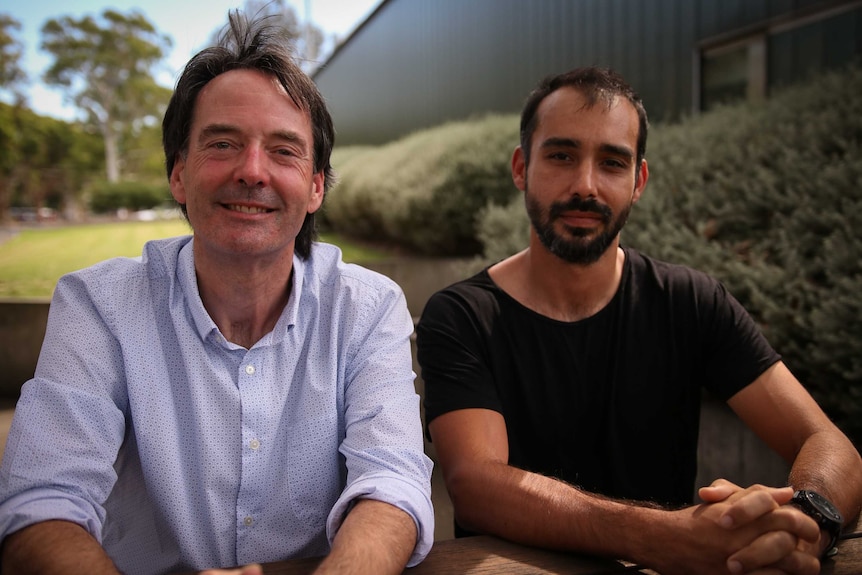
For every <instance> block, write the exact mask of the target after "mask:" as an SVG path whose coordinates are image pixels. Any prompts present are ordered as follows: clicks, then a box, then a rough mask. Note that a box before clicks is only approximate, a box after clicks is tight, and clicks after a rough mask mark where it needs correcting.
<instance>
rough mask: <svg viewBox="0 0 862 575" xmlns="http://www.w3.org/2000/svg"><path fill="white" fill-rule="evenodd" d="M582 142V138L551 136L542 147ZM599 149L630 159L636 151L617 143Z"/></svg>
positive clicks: (575, 144)
mask: <svg viewBox="0 0 862 575" xmlns="http://www.w3.org/2000/svg"><path fill="white" fill-rule="evenodd" d="M580 147H581V142H580V140H574V139H572V138H558V137H551V138H548V139H546V140H544V141H542V144H541V148H575V149H577V148H580ZM599 149H600V150H602V151H603V152H606V153H609V154H613V155H615V156H621V157H624V158H628V159H629V160H632V159H634V157H635V153H634V151H633V150H632V149H631V148H629V147H628V146H619V145H617V144H602V145H601V146H599Z"/></svg>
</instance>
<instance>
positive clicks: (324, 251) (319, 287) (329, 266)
mask: <svg viewBox="0 0 862 575" xmlns="http://www.w3.org/2000/svg"><path fill="white" fill-rule="evenodd" d="M302 270H303V271H302V274H303V293H304V294H306V293H309V294H313V295H314V296H315V297H317V298H320V299H342V300H343V299H345V298H349V299H355V300H356V301H357V302H369V303H371V302H381V301H384V300H390V299H400V298H403V292H402V290H401V287H400V286H399V285H398V284H397V283H395V281H393V280H392V279H390V278H389V277H387V276H385V275H383V274H381V273H378V272H375V271H373V270H370V269H368V268H366V267H363V266H360V265H357V264H352V263H346V262H345V261H344V260H343V259H342V253H341V249H339V248H338V247H337V246H334V245H331V244H326V243H320V242H315V243H314V244H313V245H312V248H311V254H310V256H309V257H308V259H306V260H305V261H304V262H303V264H302Z"/></svg>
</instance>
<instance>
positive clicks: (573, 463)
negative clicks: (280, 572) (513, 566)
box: [417, 68, 862, 575]
mask: <svg viewBox="0 0 862 575" xmlns="http://www.w3.org/2000/svg"><path fill="white" fill-rule="evenodd" d="M646 135H647V118H646V112H645V111H644V109H643V104H642V102H641V101H640V99H639V98H638V97H637V95H636V94H634V92H633V91H632V90H631V88H630V87H629V86H627V85H626V84H625V82H624V81H623V80H622V79H621V78H620V77H619V76H618V75H616V74H615V73H613V72H611V71H609V70H601V69H596V68H587V69H580V70H574V71H571V72H568V73H565V74H562V75H559V76H556V77H552V78H549V79H547V80H545V81H544V82H543V83H542V84H540V86H539V87H538V88H537V89H536V90H535V91H534V92H533V93H532V94H531V96H530V98H529V99H528V100H527V103H526V106H525V108H524V111H523V114H522V118H521V142H520V146H519V147H518V148H517V149H516V150H515V152H514V155H513V158H512V175H513V179H514V182H515V184H516V186H517V187H518V189H520V190H521V191H523V192H524V194H525V201H526V206H527V212H528V214H529V216H530V220H531V222H532V229H531V234H530V245H529V247H528V248H527V249H526V250H524V251H523V252H520V253H518V254H516V255H514V256H511V257H510V258H507V259H505V260H503V261H502V262H499V263H497V264H495V265H493V266H491V267H490V268H488V269H486V270H484V271H482V272H481V273H479V274H477V275H476V276H474V277H472V278H470V279H467V280H464V281H462V282H459V283H457V284H455V285H454V286H451V287H449V288H447V289H445V290H442V291H441V292H439V293H437V294H435V295H434V296H433V297H432V298H431V299H430V301H429V302H428V304H427V305H426V308H425V310H424V312H423V315H422V319H421V321H420V323H419V326H418V328H417V336H418V339H417V345H418V359H419V363H420V364H421V366H422V376H423V379H424V380H425V386H426V405H425V407H426V417H427V421H428V432H429V434H430V436H431V439H432V441H433V442H434V445H435V449H436V453H437V456H438V463H439V464H440V466H441V468H442V470H443V474H444V477H445V480H446V485H447V488H448V490H449V493H450V495H451V498H452V501H453V504H454V507H455V517H456V521H457V526H456V527H457V529H458V531H459V533H461V532H462V530H465V531H469V532H479V533H490V534H494V535H498V536H501V537H505V538H508V539H512V540H515V541H520V542H523V543H527V544H530V545H537V546H543V547H550V548H556V549H566V550H571V551H578V552H585V553H592V554H599V555H605V556H611V557H615V558H620V559H626V560H630V561H634V562H636V563H639V564H642V565H645V566H647V567H650V568H652V569H655V570H657V571H659V572H660V573H662V574H663V575H673V574H677V573H679V574H682V573H698V574H710V573H723V574H726V573H743V572H745V573H748V572H754V571H756V570H758V569H764V570H766V569H771V571H769V572H770V573H772V572H775V573H788V574H808V573H817V572H818V570H819V558H820V557H821V555H822V553H824V552H825V551H827V550H828V549H829V548H831V547H832V546H833V545H834V537H835V535H836V534H837V532H838V530H840V528H841V526H842V523H845V524H846V523H848V522H850V521H851V520H855V518H856V516H857V515H858V513H859V509H860V505H862V461H860V458H859V454H858V453H857V452H856V450H855V449H854V447H853V445H852V444H851V443H850V442H849V441H848V440H847V438H846V437H845V436H844V435H843V434H842V433H841V432H840V431H839V430H838V429H837V428H836V427H835V426H834V425H833V424H832V423H831V422H830V421H829V419H828V418H827V417H826V416H825V415H824V414H823V412H822V411H821V410H820V408H819V407H818V406H817V404H816V403H815V402H814V401H813V399H812V398H811V397H810V395H809V394H808V393H807V392H806V391H805V390H804V388H803V387H802V386H801V385H800V384H799V382H798V381H797V380H796V379H795V378H794V377H793V375H792V374H791V373H790V372H789V371H788V369H787V368H786V367H785V365H784V364H783V363H782V361H781V359H780V356H779V355H778V354H777V353H776V352H775V351H774V350H773V349H772V348H771V347H770V346H769V344H768V343H767V342H766V340H765V339H764V338H763V336H762V335H761V333H760V332H759V330H758V329H757V327H756V326H755V325H754V323H753V321H752V320H751V318H750V316H749V315H748V314H747V313H746V312H745V310H744V309H742V307H741V306H740V305H739V303H738V302H737V301H736V300H735V299H733V297H732V296H731V295H730V294H728V293H727V291H726V290H725V289H724V287H723V286H722V285H721V284H720V283H719V282H717V281H715V280H714V279H712V278H710V277H708V276H707V275H705V274H703V273H700V272H697V271H695V270H692V269H689V268H686V267H683V266H676V265H671V264H667V263H664V262H659V261H656V260H653V259H651V258H649V257H647V256H644V255H642V254H640V253H638V252H637V251H635V250H632V249H629V248H623V247H621V246H620V239H619V236H620V230H621V229H622V228H623V226H624V224H625V221H626V219H627V217H628V215H629V212H630V210H631V207H632V205H633V204H634V203H635V202H636V201H637V200H638V199H639V198H640V196H641V194H642V193H643V191H644V188H645V186H646V183H647V179H648V176H649V173H648V169H647V163H646V160H645V159H644V154H645V149H646ZM702 389H708V390H709V391H711V392H712V393H713V394H715V395H717V396H718V397H721V398H723V399H725V400H726V401H727V402H728V404H729V405H730V406H731V408H733V410H734V411H736V413H737V414H738V415H739V416H740V417H741V418H742V420H743V421H745V423H746V424H747V425H749V427H751V428H752V429H753V430H754V431H755V432H756V433H757V434H758V435H759V436H760V437H761V438H763V439H764V440H765V441H766V442H767V443H768V444H769V445H770V446H771V447H772V448H773V449H774V450H776V451H777V452H778V453H779V454H781V455H782V456H783V457H784V458H785V459H787V460H788V462H789V463H791V464H792V470H791V474H790V478H789V483H790V485H791V487H764V486H750V487H747V486H737V485H734V484H732V483H730V482H728V481H726V480H723V479H717V480H716V481H715V482H714V483H713V484H712V485H711V486H709V487H705V488H702V489H701V490H700V491H699V493H698V495H699V496H700V498H701V499H702V501H703V503H701V504H700V505H693V504H692V490H693V484H694V477H695V471H696V470H695V467H696V449H697V428H698V420H699V409H700V398H701V391H702ZM818 510H819V511H826V512H833V513H834V514H835V519H834V520H831V521H828V520H821V521H820V523H819V524H818V523H817V522H815V521H814V520H813V519H812V518H811V516H818ZM839 514H840V515H842V516H843V517H838V515H839Z"/></svg>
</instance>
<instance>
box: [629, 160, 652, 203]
mask: <svg viewBox="0 0 862 575" xmlns="http://www.w3.org/2000/svg"><path fill="white" fill-rule="evenodd" d="M636 169H637V173H636V174H635V177H636V179H637V181H636V182H635V189H634V192H633V193H632V203H635V202H637V201H638V200H639V199H640V197H641V194H643V192H644V189H645V188H646V184H647V180H648V179H649V168H648V167H647V161H646V158H644V159H643V160H641V165H640V166H638V167H637V168H636Z"/></svg>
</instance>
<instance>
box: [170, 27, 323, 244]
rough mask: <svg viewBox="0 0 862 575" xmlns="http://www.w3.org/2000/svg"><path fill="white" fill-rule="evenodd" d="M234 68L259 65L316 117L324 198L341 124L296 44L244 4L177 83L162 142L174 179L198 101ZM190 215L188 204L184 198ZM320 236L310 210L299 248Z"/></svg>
mask: <svg viewBox="0 0 862 575" xmlns="http://www.w3.org/2000/svg"><path fill="white" fill-rule="evenodd" d="M231 70H258V71H260V72H263V73H265V74H269V75H271V76H274V77H275V78H277V79H278V81H279V83H280V84H281V85H282V86H283V87H284V89H285V91H286V92H287V94H288V96H290V98H291V99H292V100H293V102H294V103H295V104H296V105H297V107H299V109H301V110H303V111H306V112H308V114H309V116H310V118H311V132H312V137H313V139H314V158H313V159H314V173H319V172H321V171H322V172H323V175H324V184H323V189H324V199H325V198H326V192H327V191H329V189H330V188H331V187H332V184H333V183H334V181H335V174H334V172H333V170H332V166H331V165H330V156H331V155H332V147H333V145H334V143H335V130H334V128H333V126H332V117H331V116H330V114H329V110H327V108H326V103H325V101H324V99H323V96H322V95H321V94H320V91H319V90H318V89H317V86H316V85H315V84H314V81H312V79H311V78H309V77H308V75H307V74H305V73H304V72H303V71H302V70H301V69H300V68H299V66H297V64H296V62H295V60H294V57H293V54H292V51H291V49H290V46H289V45H288V44H287V43H286V42H285V41H284V40H283V39H281V37H280V36H279V33H278V29H277V28H275V27H273V26H269V25H267V23H266V18H261V19H259V20H249V19H248V18H246V17H245V16H244V15H243V14H242V13H240V12H239V11H238V10H237V11H233V12H231V13H230V14H229V15H228V25H227V27H226V29H225V31H224V32H223V33H222V34H221V36H220V37H219V40H218V43H217V44H216V45H215V46H212V47H210V48H206V49H204V50H202V51H201V52H199V53H198V54H196V55H195V56H194V57H193V58H192V59H191V60H189V62H188V64H186V67H185V69H184V70H183V73H182V75H181V76H180V78H179V80H177V87H176V89H175V90H174V93H173V95H172V96H171V101H170V103H169V104H168V108H167V110H166V111H165V118H164V120H163V121H162V145H163V146H164V149H165V167H166V169H167V173H168V180H170V177H171V172H172V171H173V169H174V164H175V163H176V160H177V158H178V157H185V155H186V154H187V153H188V146H189V132H190V131H191V124H192V118H193V116H194V110H195V103H196V100H197V97H198V94H199V93H200V91H201V90H202V89H203V87H204V86H206V85H207V83H208V82H209V81H210V80H212V79H213V78H215V77H216V76H218V75H220V74H224V73H225V72H229V71H231ZM180 209H181V210H182V212H183V215H184V216H185V217H186V219H187V220H188V212H187V210H186V206H185V205H184V204H180ZM315 239H317V226H316V224H315V221H314V214H313V213H312V214H306V216H305V221H303V223H302V228H301V229H300V230H299V234H298V235H297V236H296V242H295V247H294V250H295V252H296V253H297V255H299V257H301V258H303V259H307V258H308V256H309V255H310V254H311V244H312V242H313V241H314V240H315Z"/></svg>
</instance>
